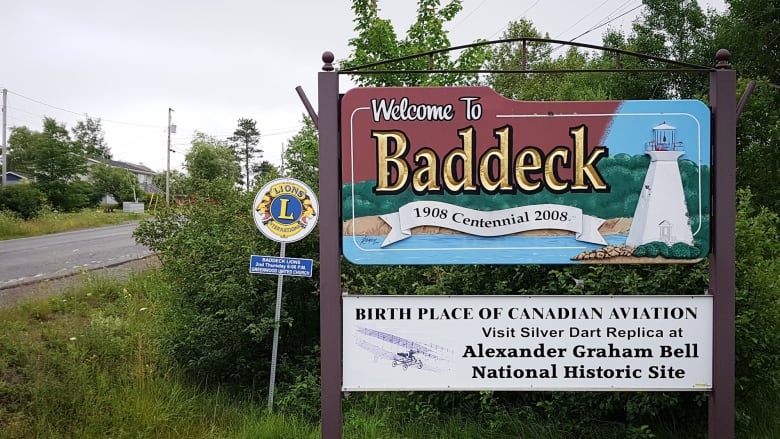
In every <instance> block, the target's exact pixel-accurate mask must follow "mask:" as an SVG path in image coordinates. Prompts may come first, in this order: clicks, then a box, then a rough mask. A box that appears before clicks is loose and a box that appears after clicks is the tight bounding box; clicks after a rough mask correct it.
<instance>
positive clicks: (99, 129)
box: [71, 117, 111, 160]
mask: <svg viewBox="0 0 780 439" xmlns="http://www.w3.org/2000/svg"><path fill="white" fill-rule="evenodd" d="M71 132H72V133H73V140H74V141H75V142H76V145H78V147H79V149H81V150H82V151H83V152H84V155H86V156H87V157H89V158H93V159H98V160H99V159H104V160H108V159H110V158H111V150H110V149H109V147H108V145H107V144H106V139H105V133H104V132H103V125H102V123H101V122H100V118H92V117H87V118H86V119H85V120H80V121H78V122H77V123H76V126H75V127H73V128H71Z"/></svg>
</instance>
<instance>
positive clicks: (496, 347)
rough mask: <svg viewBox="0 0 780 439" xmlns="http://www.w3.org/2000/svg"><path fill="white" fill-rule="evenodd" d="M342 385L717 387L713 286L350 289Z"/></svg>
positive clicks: (418, 387) (386, 387)
mask: <svg viewBox="0 0 780 439" xmlns="http://www.w3.org/2000/svg"><path fill="white" fill-rule="evenodd" d="M343 304H344V316H343V324H344V326H343V337H344V343H343V346H344V357H343V381H342V383H343V384H342V388H343V390H616V391H617V390H700V391H701V390H711V389H712V297H711V296H352V295H348V296H344V298H343Z"/></svg>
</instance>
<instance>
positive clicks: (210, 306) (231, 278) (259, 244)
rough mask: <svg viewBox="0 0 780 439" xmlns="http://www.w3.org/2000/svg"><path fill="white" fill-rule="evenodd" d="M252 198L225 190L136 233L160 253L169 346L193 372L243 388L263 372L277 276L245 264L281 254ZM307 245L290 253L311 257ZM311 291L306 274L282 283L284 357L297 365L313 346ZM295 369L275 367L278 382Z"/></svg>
mask: <svg viewBox="0 0 780 439" xmlns="http://www.w3.org/2000/svg"><path fill="white" fill-rule="evenodd" d="M253 196H254V194H251V193H246V192H241V191H239V190H237V189H231V190H229V191H225V190H222V192H221V197H220V198H219V201H218V202H198V203H195V204H194V205H192V206H189V207H188V208H187V209H186V210H175V209H167V210H165V209H163V210H161V211H160V212H158V215H157V218H156V219H154V220H149V221H144V222H142V223H141V225H140V226H139V228H138V229H137V231H136V237H137V239H138V240H139V242H142V243H144V244H146V245H148V246H150V248H152V249H154V250H156V251H159V252H160V258H161V260H162V262H163V272H164V273H165V274H166V275H167V276H168V277H169V279H170V281H171V283H172V288H173V290H172V292H173V297H174V302H175V303H174V308H173V311H172V313H171V314H170V315H169V316H168V318H169V321H168V323H169V324H170V325H171V328H172V330H171V332H170V334H169V335H168V336H167V344H166V346H167V348H168V351H169V352H170V354H171V355H172V356H173V357H174V358H175V359H176V360H177V361H178V362H179V363H180V364H181V365H182V366H183V367H184V368H185V370H187V371H188V372H189V373H191V374H192V375H194V376H197V377H201V378H206V379H209V380H214V379H216V380H219V381H220V382H225V383H241V384H245V385H247V384H248V383H254V382H266V380H267V377H268V370H269V364H270V354H271V336H272V333H273V328H274V320H273V318H274V310H275V300H276V299H275V298H276V280H277V279H276V277H271V276H261V275H254V274H249V272H248V271H249V270H248V265H247V264H248V262H249V257H250V255H252V254H262V255H269V254H276V253H278V245H277V244H276V243H273V242H271V241H269V240H267V239H265V238H263V237H262V235H261V234H260V233H259V232H258V231H257V229H256V226H255V225H254V222H253V220H252V215H251V210H250V207H251V205H252V199H253ZM308 242H309V244H307V243H306V241H304V242H301V243H293V244H290V245H288V246H287V255H288V256H295V257H313V256H314V253H315V250H314V247H313V246H314V245H316V242H314V243H311V242H312V241H308ZM315 293H316V287H315V286H314V285H312V283H311V281H310V280H309V279H305V278H304V279H300V280H299V279H289V278H288V279H286V280H285V284H284V300H285V302H284V305H283V308H282V309H283V313H282V323H283V327H282V333H281V337H282V340H283V341H282V347H281V350H280V352H281V355H282V357H283V358H287V359H288V360H284V361H291V362H293V363H294V362H295V361H296V360H295V359H296V358H297V357H300V356H306V355H307V353H308V350H307V349H309V347H310V346H312V344H314V343H315V342H314V340H315V339H316V334H317V331H318V319H317V318H316V309H317V296H316V294H315ZM291 327H293V328H294V330H289V329H288V328H291ZM296 373H297V371H296V370H294V368H291V369H290V370H288V371H284V370H282V369H281V368H280V372H279V379H280V380H292V379H293V378H292V376H293V375H294V374H296Z"/></svg>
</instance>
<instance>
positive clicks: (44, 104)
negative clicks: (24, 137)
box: [8, 90, 165, 128]
mask: <svg viewBox="0 0 780 439" xmlns="http://www.w3.org/2000/svg"><path fill="white" fill-rule="evenodd" d="M8 93H11V94H13V95H16V96H19V97H20V98H23V99H27V100H28V101H30V102H35V103H36V104H40V105H43V106H46V107H49V108H53V109H55V110H59V111H64V112H66V113H70V114H75V115H77V116H82V117H89V116H88V114H89V113H79V112H77V111H73V110H68V109H67V108H62V107H58V106H56V105H52V104H49V103H46V102H43V101H39V100H38V99H33V98H31V97H29V96H25V95H23V94H20V93H16V92H14V91H11V90H8ZM17 110H18V109H17ZM98 119H100V120H101V122H108V123H115V124H119V125H130V126H136V127H143V128H165V127H164V126H162V125H147V124H141V123H134V122H123V121H118V120H112V119H104V118H102V117H99V118H98Z"/></svg>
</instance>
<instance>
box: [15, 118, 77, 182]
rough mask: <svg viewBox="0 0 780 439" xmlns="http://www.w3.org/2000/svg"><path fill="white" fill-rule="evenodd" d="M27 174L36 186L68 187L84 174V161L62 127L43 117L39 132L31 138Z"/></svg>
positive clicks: (54, 121)
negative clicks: (62, 185) (63, 185)
mask: <svg viewBox="0 0 780 439" xmlns="http://www.w3.org/2000/svg"><path fill="white" fill-rule="evenodd" d="M29 147H30V151H29V162H30V167H31V169H30V173H31V175H32V177H33V178H34V179H35V181H36V183H38V184H41V185H47V184H50V183H70V182H72V181H75V180H77V179H78V178H79V176H81V175H83V174H84V171H85V169H86V158H85V157H84V153H83V151H82V150H81V148H79V146H78V145H77V144H76V143H75V142H73V141H72V140H71V139H70V135H68V130H67V129H66V128H65V125H63V124H59V123H57V121H56V120H54V119H52V118H49V117H44V119H43V132H41V133H35V134H33V135H32V136H31V144H30V145H29Z"/></svg>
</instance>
